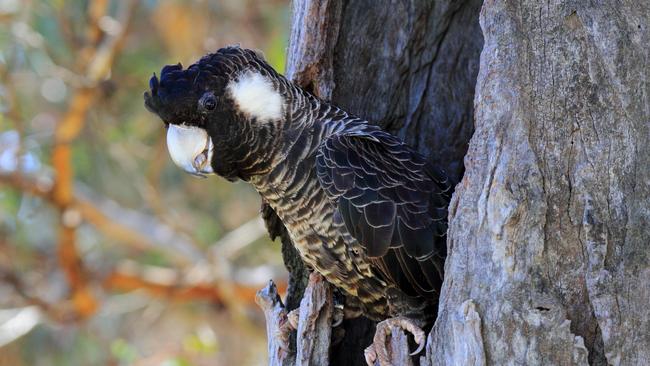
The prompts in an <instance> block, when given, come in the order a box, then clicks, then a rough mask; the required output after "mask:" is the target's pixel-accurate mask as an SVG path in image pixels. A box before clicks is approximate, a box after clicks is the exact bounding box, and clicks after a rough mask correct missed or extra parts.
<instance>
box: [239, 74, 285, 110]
mask: <svg viewBox="0 0 650 366" xmlns="http://www.w3.org/2000/svg"><path fill="white" fill-rule="evenodd" d="M228 90H229V91H230V95H231V96H232V98H233V99H234V101H235V103H236V105H237V108H239V110H240V111H242V112H244V113H245V114H247V115H248V116H250V117H254V118H256V119H258V120H261V121H269V120H278V119H280V118H282V107H283V104H284V100H283V99H282V96H281V95H280V93H278V92H277V90H275V89H274V88H273V84H272V83H271V81H270V80H268V79H267V78H266V77H265V76H263V75H261V74H259V73H257V72H248V73H246V74H244V75H242V76H241V77H240V78H239V80H236V81H232V82H230V84H228Z"/></svg>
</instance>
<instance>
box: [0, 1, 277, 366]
mask: <svg viewBox="0 0 650 366" xmlns="http://www.w3.org/2000/svg"><path fill="white" fill-rule="evenodd" d="M288 23H289V4H288V0H265V1H252V0H217V1H207V0H205V1H199V0H193V1H180V0H178V1H177V0H161V1H153V0H145V1H135V0H131V1H129V0H112V1H111V0H94V1H93V0H85V1H83V0H70V1H65V0H49V1H46V0H31V1H30V0H0V111H1V112H2V114H1V115H0V365H247V364H265V362H266V341H265V333H264V323H263V317H262V315H261V312H260V311H259V310H258V308H257V307H256V305H255V304H254V294H255V291H256V290H257V289H258V288H261V287H262V286H263V285H264V284H265V282H266V281H268V279H270V278H273V279H274V280H276V282H278V283H279V284H280V286H281V287H282V284H283V283H286V274H285V273H284V272H283V271H284V269H283V267H282V263H281V258H280V254H279V251H280V250H279V249H280V248H279V244H278V243H271V242H270V240H269V239H268V237H267V235H266V233H265V230H264V228H263V224H262V222H261V220H260V219H259V204H260V202H259V198H258V197H257V194H256V193H255V192H253V191H252V189H251V188H250V187H249V186H248V185H245V184H231V183H227V182H225V181H223V180H221V179H218V178H209V179H205V180H200V179H195V178H192V177H190V176H188V175H185V174H183V173H182V172H181V171H180V170H179V169H177V168H176V167H174V166H173V164H172V163H171V162H170V159H169V158H168V155H167V152H166V146H165V138H164V132H165V130H164V128H163V125H162V123H161V122H160V121H159V120H158V119H157V118H156V117H155V116H153V115H152V114H150V113H148V112H147V111H146V110H145V109H144V107H143V103H142V93H143V91H144V90H145V89H146V88H147V82H148V79H149V77H150V76H151V74H152V73H153V72H158V71H159V70H160V68H161V67H162V66H163V65H165V64H172V63H177V62H179V61H180V62H182V63H183V64H184V65H186V66H187V65H189V64H191V63H192V62H193V61H194V60H196V59H197V58H199V57H200V56H202V55H203V54H205V53H208V52H212V51H215V50H216V49H218V48H220V47H222V46H224V45H228V44H234V43H240V44H242V45H243V46H246V47H249V48H256V49H260V50H262V51H263V52H264V54H265V56H266V58H267V60H268V61H269V62H270V63H271V64H272V65H273V66H274V67H275V68H276V69H278V70H280V71H281V70H283V69H284V62H285V49H286V45H287V39H288V28H289V25H288Z"/></svg>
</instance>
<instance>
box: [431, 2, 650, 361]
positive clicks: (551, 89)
mask: <svg viewBox="0 0 650 366" xmlns="http://www.w3.org/2000/svg"><path fill="white" fill-rule="evenodd" d="M649 14H650V5H649V4H648V2H636V1H602V2H599V3H598V4H597V5H596V4H594V3H593V2H590V1H552V2H543V3H542V2H537V1H486V2H485V4H484V5H483V10H482V12H481V26H482V29H483V34H484V37H485V47H484V49H483V51H482V54H481V66H480V73H479V76H478V81H477V87H476V97H475V111H476V131H475V133H474V136H473V137H472V140H471V144H470V149H469V151H468V153H467V156H466V158H465V167H466V169H467V170H466V172H465V176H464V177H463V180H462V181H461V183H460V184H459V185H458V186H457V188H456V193H455V196H454V199H453V201H452V203H451V209H450V228H449V241H448V246H449V249H450V255H449V257H448V259H447V263H446V265H445V270H446V280H445V284H444V289H443V298H442V301H441V304H440V312H439V316H438V320H437V323H436V326H435V331H434V332H433V335H432V337H431V339H430V342H431V344H430V346H431V347H430V348H429V352H430V355H431V357H432V358H433V364H449V363H454V362H456V360H457V356H458V353H457V352H455V349H456V348H457V347H458V345H457V344H456V339H457V338H455V337H450V335H452V334H455V332H456V329H455V326H454V320H455V316H456V314H457V309H458V308H459V307H460V306H462V304H463V302H465V301H467V300H469V299H471V300H472V301H473V302H474V303H475V304H476V306H477V310H476V311H477V312H478V314H479V316H480V318H481V326H482V331H481V334H482V338H483V344H484V347H485V357H486V360H487V363H488V364H497V365H501V364H527V365H532V364H555V365H567V364H586V363H587V362H589V363H590V364H595V365H604V364H613V365H618V364H621V365H647V364H650V307H649V306H648V305H647V303H648V299H649V298H650V256H649V255H650V252H649V245H650V235H649V229H648V228H649V226H648V224H649V223H650V164H649V163H650V160H649V159H650V148H649V142H650V129H649V128H650V118H649V113H648V112H649V103H648V97H649V95H650V89H649V84H648V81H649V79H648V72H649V71H648V70H650V63H649V61H650V59H649V56H648V55H649V53H648V44H650V37H649V30H648V26H649V25H650V22H649V20H650V15H649ZM451 340H453V342H452V341H451ZM461 342H462V341H461Z"/></svg>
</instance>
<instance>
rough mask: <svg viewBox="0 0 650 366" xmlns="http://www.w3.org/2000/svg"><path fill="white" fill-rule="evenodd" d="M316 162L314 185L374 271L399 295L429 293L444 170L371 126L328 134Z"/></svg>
mask: <svg viewBox="0 0 650 366" xmlns="http://www.w3.org/2000/svg"><path fill="white" fill-rule="evenodd" d="M316 166H317V172H318V174H317V176H318V179H319V182H320V184H321V186H322V187H323V188H324V189H325V191H326V192H327V194H328V196H329V198H330V199H331V200H332V202H334V203H335V204H336V205H337V207H338V210H339V213H340V215H341V217H342V218H343V222H344V223H345V226H346V228H347V229H348V231H349V232H350V234H351V235H352V236H353V237H354V238H355V239H356V240H357V241H358V242H359V244H361V246H362V247H363V248H364V249H365V251H366V254H367V255H368V256H369V257H370V260H371V261H372V262H373V264H374V266H375V269H376V270H377V272H378V273H380V274H381V275H382V276H383V277H384V278H385V279H386V280H387V281H389V282H392V283H394V284H396V285H397V286H399V287H400V289H402V290H403V291H405V292H406V293H409V294H418V293H419V294H421V295H425V296H431V294H432V293H437V292H438V291H439V289H440V286H441V284H442V278H443V273H442V269H443V265H444V258H445V256H446V252H447V250H446V249H447V248H446V233H447V205H448V203H449V198H450V195H451V187H450V186H449V183H448V181H447V178H446V177H445V175H444V173H442V172H441V171H440V170H437V169H436V168H434V167H433V166H431V165H430V164H429V163H428V162H427V161H426V159H425V158H424V157H423V156H422V155H420V154H419V153H417V152H416V151H414V150H412V149H410V148H409V147H408V146H406V145H405V144H404V143H402V142H401V141H400V140H399V139H398V138H397V137H395V136H393V135H390V134H389V133H387V132H384V131H382V130H380V129H379V128H377V127H374V126H368V127H367V128H365V129H361V130H355V132H354V133H350V134H345V133H341V134H335V135H332V136H330V137H329V138H328V139H327V140H325V141H324V142H323V143H322V144H321V146H320V149H319V152H318V156H317V159H316Z"/></svg>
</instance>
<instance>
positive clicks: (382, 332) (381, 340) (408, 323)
mask: <svg viewBox="0 0 650 366" xmlns="http://www.w3.org/2000/svg"><path fill="white" fill-rule="evenodd" d="M394 328H401V329H403V330H405V331H407V332H409V333H411V334H413V339H414V340H415V343H417V344H418V348H417V349H416V350H415V351H413V352H412V353H410V355H411V356H415V355H417V354H418V353H420V352H422V350H423V349H424V346H425V345H426V342H425V340H426V336H425V334H424V331H423V330H422V329H420V327H419V326H418V325H417V324H415V322H414V321H413V320H411V319H409V318H405V317H397V318H391V319H386V320H384V321H382V322H380V323H379V324H377V330H376V331H375V337H374V338H373V341H372V344H371V345H370V346H368V348H366V349H365V351H364V357H365V359H366V363H367V364H368V366H373V365H375V362H377V361H379V365H380V366H387V365H391V360H390V356H389V354H388V347H387V344H386V339H387V338H388V336H389V335H390V334H391V331H392V329H394Z"/></svg>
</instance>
